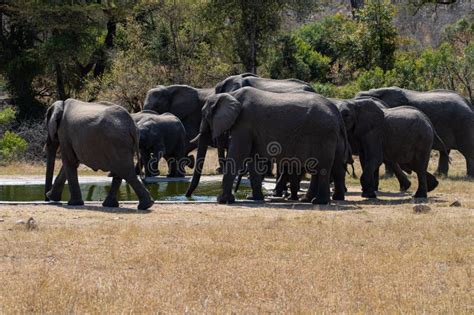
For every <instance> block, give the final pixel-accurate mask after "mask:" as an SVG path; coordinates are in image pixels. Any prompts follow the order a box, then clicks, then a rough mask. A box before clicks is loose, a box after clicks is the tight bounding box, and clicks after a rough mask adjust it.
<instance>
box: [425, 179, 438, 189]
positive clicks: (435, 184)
mask: <svg viewBox="0 0 474 315" xmlns="http://www.w3.org/2000/svg"><path fill="white" fill-rule="evenodd" d="M438 185H439V182H438V180H437V179H436V178H434V177H433V178H432V179H427V186H428V187H427V190H428V191H433V190H435V189H436V187H438Z"/></svg>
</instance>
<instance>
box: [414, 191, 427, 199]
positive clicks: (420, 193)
mask: <svg viewBox="0 0 474 315" xmlns="http://www.w3.org/2000/svg"><path fill="white" fill-rule="evenodd" d="M413 198H415V199H426V198H428V194H427V193H426V191H417V192H416V193H415V194H414V195H413Z"/></svg>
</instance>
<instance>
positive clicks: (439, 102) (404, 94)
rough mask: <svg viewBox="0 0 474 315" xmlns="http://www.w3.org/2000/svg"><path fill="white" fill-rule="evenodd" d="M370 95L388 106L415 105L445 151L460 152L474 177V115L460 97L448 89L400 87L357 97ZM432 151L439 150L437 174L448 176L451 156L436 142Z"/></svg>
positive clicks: (470, 175)
mask: <svg viewBox="0 0 474 315" xmlns="http://www.w3.org/2000/svg"><path fill="white" fill-rule="evenodd" d="M364 96H371V97H376V98H378V99H380V100H382V101H384V102H385V103H386V104H387V105H388V106H389V107H397V106H403V105H408V106H413V107H416V108H418V109H419V110H421V111H422V112H423V113H425V114H426V116H428V118H429V119H430V120H431V122H432V123H433V126H434V128H435V130H436V132H437V134H438V135H439V136H440V138H441V139H442V141H443V142H444V144H445V145H446V148H447V149H448V153H449V150H453V149H454V150H459V152H461V154H462V155H463V156H464V157H465V159H466V166H467V175H468V176H469V177H474V112H473V109H472V107H471V104H470V103H469V102H468V101H467V100H466V99H465V98H464V97H462V96H460V95H459V94H457V93H455V92H453V91H447V90H434V91H429V92H417V91H411V90H406V89H401V88H398V87H388V88H380V89H372V90H369V91H364V92H360V93H359V94H357V97H364ZM433 149H434V150H438V151H440V160H439V165H438V170H437V173H439V174H443V175H447V174H448V168H449V156H448V155H447V154H446V153H445V152H444V149H443V146H442V145H441V143H440V142H439V141H437V140H436V139H435V141H434V143H433Z"/></svg>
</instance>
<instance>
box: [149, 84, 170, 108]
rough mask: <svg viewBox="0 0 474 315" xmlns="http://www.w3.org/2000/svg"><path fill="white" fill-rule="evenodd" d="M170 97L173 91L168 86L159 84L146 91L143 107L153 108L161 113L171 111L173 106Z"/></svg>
mask: <svg viewBox="0 0 474 315" xmlns="http://www.w3.org/2000/svg"><path fill="white" fill-rule="evenodd" d="M170 99H171V93H170V92H169V90H168V88H167V87H166V86H163V85H158V86H157V87H155V88H153V89H150V90H149V91H148V92H147V93H146V97H145V101H144V103H143V104H144V106H143V109H145V110H153V111H155V112H157V113H159V114H163V113H166V112H169V111H170V107H171V100H170Z"/></svg>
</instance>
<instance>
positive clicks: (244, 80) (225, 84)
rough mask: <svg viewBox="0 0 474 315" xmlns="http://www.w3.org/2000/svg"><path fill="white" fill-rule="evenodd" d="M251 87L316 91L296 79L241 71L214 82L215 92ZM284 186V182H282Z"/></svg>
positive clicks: (278, 90) (269, 169)
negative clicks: (273, 77) (269, 76)
mask: <svg viewBox="0 0 474 315" xmlns="http://www.w3.org/2000/svg"><path fill="white" fill-rule="evenodd" d="M246 86H249V87H253V88H256V89H259V90H262V91H268V92H274V93H288V92H299V91H301V92H303V91H307V92H314V93H316V91H315V90H314V89H313V88H312V87H311V85H309V84H308V83H306V82H304V81H301V80H298V79H286V80H274V79H267V78H261V77H259V76H257V75H255V74H252V73H242V74H238V75H233V76H230V77H228V78H226V79H225V80H223V81H221V82H219V83H217V84H216V87H215V93H216V94H220V93H229V92H233V91H236V90H238V89H240V88H242V87H246ZM272 168H273V165H272V163H268V165H267V174H266V175H267V176H270V177H271V176H273V174H272ZM243 175H244V172H241V173H240V174H239V179H238V182H240V180H241V177H242V176H243ZM277 178H282V180H284V179H286V178H287V176H284V177H281V176H277ZM284 186H286V182H285V183H284ZM237 187H238V186H237Z"/></svg>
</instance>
